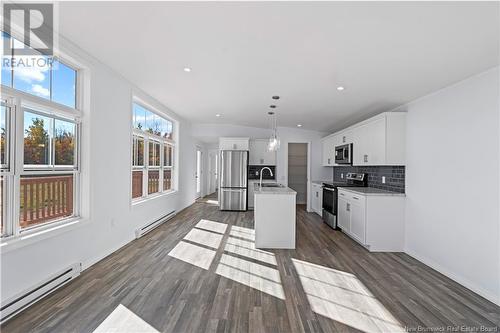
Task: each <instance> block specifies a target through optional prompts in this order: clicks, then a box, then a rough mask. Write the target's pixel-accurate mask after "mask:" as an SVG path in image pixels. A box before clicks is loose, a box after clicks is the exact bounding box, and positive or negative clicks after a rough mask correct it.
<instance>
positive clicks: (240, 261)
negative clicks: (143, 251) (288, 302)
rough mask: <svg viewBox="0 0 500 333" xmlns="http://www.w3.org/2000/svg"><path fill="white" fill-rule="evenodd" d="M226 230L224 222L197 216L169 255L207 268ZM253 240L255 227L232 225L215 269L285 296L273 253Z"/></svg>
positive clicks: (240, 281) (227, 276)
mask: <svg viewBox="0 0 500 333" xmlns="http://www.w3.org/2000/svg"><path fill="white" fill-rule="evenodd" d="M208 230H210V231H208ZM226 232H227V225H226V224H224V223H220V222H214V221H209V220H200V221H199V222H198V223H197V224H196V225H195V227H193V228H192V229H191V230H190V231H189V232H188V233H187V235H186V236H185V237H184V238H183V240H181V241H180V242H179V243H178V244H177V245H176V246H175V247H174V248H173V249H172V251H170V253H169V254H168V255H169V256H171V257H173V258H176V259H179V260H182V261H184V262H187V263H189V264H191V265H194V266H197V267H200V268H203V269H206V270H208V269H210V266H211V265H212V262H213V261H214V258H215V256H216V254H217V250H218V249H220V247H221V242H222V239H223V237H224V235H225V234H226ZM254 240H255V230H253V229H250V228H245V227H238V226H231V227H230V229H229V236H228V237H227V238H226V241H225V244H223V245H224V252H225V253H223V254H222V256H221V258H220V261H219V263H218V264H217V268H216V270H215V273H216V274H218V275H220V276H223V277H225V278H228V279H231V280H233V281H235V282H238V283H241V284H244V285H245V286H248V287H251V288H254V289H256V290H259V291H262V292H264V293H266V294H269V295H271V296H274V297H278V298H280V299H285V291H284V290H283V286H282V285H281V278H280V273H279V271H278V269H277V261H276V257H275V255H274V253H272V252H268V251H263V250H260V249H256V248H255V241H254ZM197 244H198V245H197ZM207 247H209V248H212V249H213V250H212V249H209V248H207ZM258 262H260V263H258Z"/></svg>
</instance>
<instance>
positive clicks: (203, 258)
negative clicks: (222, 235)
mask: <svg viewBox="0 0 500 333" xmlns="http://www.w3.org/2000/svg"><path fill="white" fill-rule="evenodd" d="M215 254H216V252H215V251H214V250H210V249H206V248H204V247H201V246H197V245H194V244H191V243H186V242H183V241H181V242H179V244H177V245H176V246H175V247H174V248H173V249H172V251H170V252H169V254H168V255H169V256H171V257H174V258H176V259H179V260H182V261H184V262H187V263H188V264H191V265H195V266H197V267H200V268H203V269H209V268H210V265H211V264H212V261H213V260H214V258H215Z"/></svg>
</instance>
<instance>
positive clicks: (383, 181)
mask: <svg viewBox="0 0 500 333" xmlns="http://www.w3.org/2000/svg"><path fill="white" fill-rule="evenodd" d="M382 184H385V176H382Z"/></svg>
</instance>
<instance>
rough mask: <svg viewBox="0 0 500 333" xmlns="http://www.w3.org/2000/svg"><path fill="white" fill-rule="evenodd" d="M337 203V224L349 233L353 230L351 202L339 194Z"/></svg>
mask: <svg viewBox="0 0 500 333" xmlns="http://www.w3.org/2000/svg"><path fill="white" fill-rule="evenodd" d="M344 196H345V195H344ZM337 204H338V209H337V224H338V226H339V227H340V228H341V229H342V231H343V232H345V233H346V234H349V233H350V232H351V213H350V210H351V209H350V207H349V205H350V203H349V201H347V199H346V198H345V197H341V196H340V195H339V199H338V203H337Z"/></svg>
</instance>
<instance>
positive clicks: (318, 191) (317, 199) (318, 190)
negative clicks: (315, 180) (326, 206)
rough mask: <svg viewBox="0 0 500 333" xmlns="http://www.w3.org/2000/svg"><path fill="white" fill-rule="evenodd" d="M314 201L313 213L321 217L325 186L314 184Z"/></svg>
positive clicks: (312, 204) (312, 200)
mask: <svg viewBox="0 0 500 333" xmlns="http://www.w3.org/2000/svg"><path fill="white" fill-rule="evenodd" d="M311 187H312V191H311V192H312V199H311V206H312V207H311V208H312V210H313V212H315V213H316V214H318V215H319V216H321V214H322V212H323V186H322V185H320V184H312V186H311Z"/></svg>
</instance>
